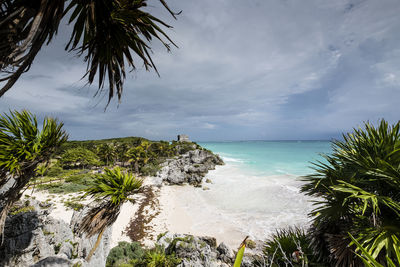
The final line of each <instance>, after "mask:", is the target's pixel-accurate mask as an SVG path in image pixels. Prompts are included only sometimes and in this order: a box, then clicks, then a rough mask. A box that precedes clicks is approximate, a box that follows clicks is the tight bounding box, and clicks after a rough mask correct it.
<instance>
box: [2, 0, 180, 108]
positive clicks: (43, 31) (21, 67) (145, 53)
mask: <svg viewBox="0 0 400 267" xmlns="http://www.w3.org/2000/svg"><path fill="white" fill-rule="evenodd" d="M159 1H160V2H161V3H162V5H163V6H164V7H165V8H166V9H167V10H168V12H170V14H171V15H172V16H173V17H174V18H175V15H176V14H175V13H173V12H172V11H171V10H170V9H169V7H168V5H167V3H166V2H165V1H164V0H159ZM65 4H67V6H66V7H65ZM146 6H147V0H84V1H83V0H71V1H66V0H2V1H1V2H0V26H1V31H0V70H1V72H2V76H3V77H0V82H5V85H4V86H3V88H1V89H0V97H1V96H2V95H3V94H4V93H5V92H7V91H8V90H9V89H10V88H11V87H12V86H13V85H14V84H15V82H16V81H17V80H18V79H19V77H20V76H21V75H22V74H23V73H24V72H26V71H28V70H29V68H30V66H31V65H32V63H33V61H34V59H35V57H36V55H37V54H38V52H39V51H40V49H41V48H42V46H43V45H44V44H48V43H50V42H51V41H52V39H53V37H54V35H55V34H56V33H57V30H58V28H59V24H60V21H61V19H62V18H64V17H65V16H67V15H68V16H69V19H68V22H69V23H70V24H73V31H72V35H71V37H70V41H69V43H68V44H67V46H66V48H65V49H66V50H68V51H69V52H73V51H75V52H77V53H78V56H81V55H84V61H85V62H87V71H86V73H85V74H84V77H87V80H88V83H89V84H92V83H93V82H94V80H95V76H96V74H98V91H97V93H99V92H101V91H102V90H103V86H104V82H105V81H107V80H108V100H109V101H110V100H111V98H112V97H113V96H114V95H115V94H116V95H117V96H118V98H121V94H122V89H123V83H124V79H125V70H126V66H125V65H126V64H127V65H128V66H127V67H129V68H132V69H135V68H136V66H137V64H138V63H137V62H136V59H135V60H134V57H135V56H137V58H138V59H139V60H141V61H142V62H143V65H144V67H145V68H146V70H148V69H150V68H153V69H155V71H156V72H157V69H156V67H155V64H154V62H153V60H152V58H151V47H150V45H149V44H150V42H151V41H152V40H153V39H157V40H159V41H161V43H162V44H163V45H164V46H165V47H166V49H167V50H168V51H169V50H170V44H172V45H175V44H174V43H173V42H172V41H171V39H170V38H169V37H168V36H167V35H166V33H165V32H164V30H163V29H164V28H170V27H171V26H169V25H168V24H166V23H165V22H163V21H162V20H160V19H158V18H156V17H154V16H153V15H151V14H150V13H148V12H146V11H145V8H146ZM132 52H133V53H132ZM157 73H158V72H157Z"/></svg>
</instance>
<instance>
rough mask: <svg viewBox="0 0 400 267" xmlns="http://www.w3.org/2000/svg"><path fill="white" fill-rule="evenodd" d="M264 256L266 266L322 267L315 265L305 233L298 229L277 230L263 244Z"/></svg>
mask: <svg viewBox="0 0 400 267" xmlns="http://www.w3.org/2000/svg"><path fill="white" fill-rule="evenodd" d="M264 254H265V258H266V261H267V262H268V263H269V265H268V266H284V265H287V266H305V265H307V266H322V265H318V264H317V263H316V259H315V257H314V255H313V251H312V249H311V248H310V245H309V240H308V238H307V233H306V231H305V230H303V229H300V228H287V229H280V230H277V231H276V233H275V234H273V235H272V236H271V238H270V239H269V240H267V241H266V242H265V247H264Z"/></svg>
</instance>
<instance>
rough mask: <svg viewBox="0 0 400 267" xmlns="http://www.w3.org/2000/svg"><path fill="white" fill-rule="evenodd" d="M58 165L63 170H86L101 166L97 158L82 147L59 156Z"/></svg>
mask: <svg viewBox="0 0 400 267" xmlns="http://www.w3.org/2000/svg"><path fill="white" fill-rule="evenodd" d="M60 164H61V166H63V167H64V168H65V167H66V168H74V167H78V168H82V169H83V168H86V167H91V166H100V165H102V164H101V162H100V159H99V157H98V156H97V155H96V154H95V153H94V152H92V151H90V150H89V149H86V148H83V147H76V148H71V149H68V150H67V151H65V152H64V153H63V154H62V155H61V159H60Z"/></svg>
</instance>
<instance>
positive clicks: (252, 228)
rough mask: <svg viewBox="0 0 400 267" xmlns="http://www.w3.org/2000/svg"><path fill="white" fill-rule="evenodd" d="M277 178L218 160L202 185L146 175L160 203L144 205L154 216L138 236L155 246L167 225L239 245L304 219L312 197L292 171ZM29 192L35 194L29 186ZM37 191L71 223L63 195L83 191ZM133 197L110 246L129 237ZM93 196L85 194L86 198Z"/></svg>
mask: <svg viewBox="0 0 400 267" xmlns="http://www.w3.org/2000/svg"><path fill="white" fill-rule="evenodd" d="M233 173H234V174H235V175H234V176H233ZM275 178H276V179H275V180H274V177H268V179H265V180H260V179H258V180H257V181H256V182H251V181H252V180H253V181H254V180H255V179H257V178H256V177H247V176H244V175H243V176H241V174H240V173H238V170H236V169H234V168H233V167H232V166H230V165H225V166H217V168H216V170H213V171H210V172H209V173H208V174H207V175H206V177H205V179H204V181H205V180H206V179H209V180H211V183H205V182H203V187H194V186H191V185H183V186H178V185H162V186H159V181H157V180H156V179H152V178H147V179H146V180H145V183H144V185H146V186H151V188H152V189H153V192H154V198H155V200H154V201H155V202H157V204H158V205H156V206H155V207H150V206H144V209H143V210H142V214H144V215H145V217H146V216H147V217H148V218H151V220H150V222H146V227H145V228H146V230H144V232H145V234H144V237H143V239H142V240H140V241H141V242H142V243H143V244H145V245H146V246H152V245H153V244H154V242H155V241H156V239H157V235H159V234H162V233H165V232H167V231H169V232H172V233H179V234H192V235H198V236H212V237H215V238H216V239H217V242H218V243H220V242H224V243H226V244H227V245H228V246H230V247H237V246H238V245H239V244H240V242H241V241H242V240H243V239H244V238H245V237H246V236H247V235H249V236H250V238H251V239H253V240H255V241H257V240H258V239H261V238H260V237H266V236H267V235H269V234H271V233H272V232H274V231H275V229H277V228H282V227H286V226H289V225H306V224H307V222H308V219H307V215H306V214H307V213H308V211H309V210H310V209H311V204H310V203H309V202H308V200H309V199H307V198H306V197H305V196H303V195H300V194H299V193H298V189H297V187H298V184H297V182H296V181H295V179H294V178H293V177H286V178H287V180H285V181H282V179H284V178H285V177H275ZM278 178H279V179H278ZM241 184H243V186H241ZM276 192H279V194H276ZM25 194H28V195H31V191H26V192H25ZM33 196H34V197H35V198H36V199H37V200H40V201H44V202H45V201H46V200H51V202H53V203H54V205H53V209H52V211H51V214H50V215H51V216H53V217H54V218H57V219H61V220H63V221H64V222H66V223H69V222H70V220H71V217H72V214H73V210H72V209H71V208H67V207H65V206H64V204H63V203H62V201H63V200H68V199H70V198H74V197H77V196H79V194H66V195H58V194H49V193H45V192H43V191H35V192H34V193H33ZM133 197H134V198H135V199H136V201H135V203H134V204H132V203H131V202H129V201H128V202H126V203H125V204H124V205H123V206H122V208H121V212H120V215H119V217H118V219H117V220H116V221H115V223H114V224H113V226H112V246H116V245H117V244H118V242H121V241H128V242H129V241H131V239H130V238H129V236H128V233H127V230H128V229H127V228H128V227H129V225H130V224H131V222H132V221H133V220H134V219H135V217H137V214H136V213H137V211H138V209H139V206H140V203H141V201H142V200H143V195H137V196H133ZM89 202H90V200H84V201H83V202H82V203H84V204H88V203H89ZM293 203H296V205H293Z"/></svg>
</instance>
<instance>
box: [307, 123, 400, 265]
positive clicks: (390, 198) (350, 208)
mask: <svg viewBox="0 0 400 267" xmlns="http://www.w3.org/2000/svg"><path fill="white" fill-rule="evenodd" d="M399 128H400V122H398V123H397V124H395V125H393V126H389V124H388V123H387V122H386V121H384V120H382V121H381V122H380V124H379V126H378V127H377V128H375V127H374V126H372V125H370V124H369V123H366V124H365V127H364V129H361V128H360V129H354V132H353V133H348V134H346V135H344V136H343V139H344V140H343V141H335V142H333V145H332V148H333V153H332V155H324V157H325V159H326V161H327V163H323V162H318V163H316V164H315V171H316V173H315V174H312V175H309V176H307V177H305V179H304V180H305V181H306V182H307V184H305V185H304V186H303V187H302V192H305V193H306V194H307V195H310V196H314V197H319V198H321V199H322V200H321V201H318V202H317V203H316V204H317V208H316V209H315V210H314V211H313V212H312V213H311V216H312V217H313V223H312V227H311V230H310V235H311V239H312V247H313V248H314V250H315V251H316V252H317V253H318V256H319V259H320V260H321V261H324V262H326V263H327V264H330V265H338V266H363V265H364V264H363V262H362V261H361V259H360V258H359V257H357V255H355V254H354V251H355V250H356V246H355V245H354V243H353V242H352V240H351V238H350V236H349V233H350V234H351V235H352V236H354V237H355V239H356V240H357V242H359V244H360V245H361V246H362V247H363V248H364V249H365V250H366V251H367V252H368V253H369V254H370V255H372V257H373V259H374V260H377V261H378V262H380V263H383V262H386V257H389V258H393V261H394V263H395V264H397V265H398V264H400V262H397V260H396V259H394V255H395V253H396V251H397V250H398V248H397V245H396V243H397V241H396V240H399V239H400V194H399V191H400V167H399V166H400V132H399Z"/></svg>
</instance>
